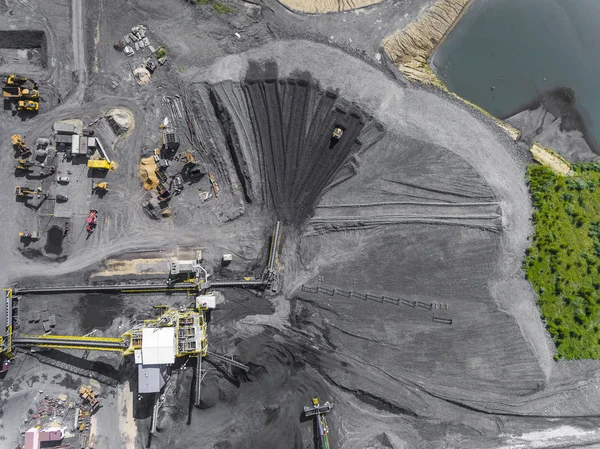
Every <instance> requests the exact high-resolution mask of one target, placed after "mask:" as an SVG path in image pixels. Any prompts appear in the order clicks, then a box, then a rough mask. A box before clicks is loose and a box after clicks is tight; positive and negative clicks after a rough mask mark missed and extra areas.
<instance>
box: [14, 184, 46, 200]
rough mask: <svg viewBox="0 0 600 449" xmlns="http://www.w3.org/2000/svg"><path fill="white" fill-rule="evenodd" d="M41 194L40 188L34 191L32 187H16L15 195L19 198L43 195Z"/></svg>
mask: <svg viewBox="0 0 600 449" xmlns="http://www.w3.org/2000/svg"><path fill="white" fill-rule="evenodd" d="M41 194H42V188H41V187H38V188H36V189H32V188H31V187H21V186H16V187H15V195H17V196H26V197H32V196H33V195H41Z"/></svg>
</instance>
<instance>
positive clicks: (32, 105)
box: [17, 100, 40, 111]
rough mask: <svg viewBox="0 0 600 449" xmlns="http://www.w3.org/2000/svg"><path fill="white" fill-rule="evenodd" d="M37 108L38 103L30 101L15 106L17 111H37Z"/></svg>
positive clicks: (22, 101)
mask: <svg viewBox="0 0 600 449" xmlns="http://www.w3.org/2000/svg"><path fill="white" fill-rule="evenodd" d="M39 108H40V105H39V103H36V102H35V101H31V100H21V101H19V103H18V104H17V111H37V110H38V109H39Z"/></svg>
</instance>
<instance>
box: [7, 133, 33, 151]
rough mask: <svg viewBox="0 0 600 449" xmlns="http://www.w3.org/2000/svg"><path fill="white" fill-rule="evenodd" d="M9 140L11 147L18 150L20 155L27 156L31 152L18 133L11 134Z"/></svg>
mask: <svg viewBox="0 0 600 449" xmlns="http://www.w3.org/2000/svg"><path fill="white" fill-rule="evenodd" d="M11 140H12V144H13V148H14V149H15V150H16V151H19V152H20V153H21V156H29V155H30V154H31V150H30V149H29V147H28V146H27V145H25V139H23V137H22V136H21V135H20V134H13V135H12V138H11Z"/></svg>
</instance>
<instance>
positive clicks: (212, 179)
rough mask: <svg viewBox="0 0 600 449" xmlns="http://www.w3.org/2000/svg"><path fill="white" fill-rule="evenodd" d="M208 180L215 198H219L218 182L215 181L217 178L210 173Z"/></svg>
mask: <svg viewBox="0 0 600 449" xmlns="http://www.w3.org/2000/svg"><path fill="white" fill-rule="evenodd" d="M208 180H209V181H210V184H211V185H212V188H213V192H215V198H219V192H220V190H219V184H218V183H217V179H216V178H215V175H213V174H212V173H209V174H208Z"/></svg>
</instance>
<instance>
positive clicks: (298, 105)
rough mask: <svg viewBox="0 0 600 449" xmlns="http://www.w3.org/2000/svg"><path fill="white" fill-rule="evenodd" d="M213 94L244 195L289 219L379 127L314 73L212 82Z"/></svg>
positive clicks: (306, 211) (308, 210) (299, 216)
mask: <svg viewBox="0 0 600 449" xmlns="http://www.w3.org/2000/svg"><path fill="white" fill-rule="evenodd" d="M211 100H212V103H213V106H214V107H215V110H216V113H217V116H218V117H219V119H220V121H221V123H222V125H223V130H224V131H225V133H226V134H227V141H228V144H229V149H230V151H231V154H232V159H233V161H234V163H235V165H236V168H237V172H238V173H237V174H238V177H239V178H240V182H241V183H242V185H243V186H244V191H245V196H246V200H247V201H248V202H253V201H256V200H260V201H262V202H264V204H266V205H267V207H268V208H269V209H271V210H272V211H273V212H274V214H275V216H276V217H277V219H279V220H284V221H286V222H287V223H289V224H294V225H300V224H301V223H303V222H304V220H305V219H306V217H308V216H310V215H311V214H312V211H313V209H314V206H315V203H316V202H317V200H318V198H319V197H320V195H321V194H322V193H323V191H324V190H325V189H326V188H327V186H328V185H330V184H331V183H332V182H333V181H334V180H335V178H336V174H338V173H340V172H342V171H344V172H347V171H348V170H342V167H346V166H347V165H348V164H350V165H351V160H352V156H353V155H355V154H356V153H358V152H361V151H363V150H364V149H365V148H366V147H368V146H371V145H372V144H373V143H374V142H375V141H377V140H379V139H380V138H381V136H382V135H383V128H382V127H381V125H380V124H378V123H377V122H376V121H374V120H373V119H372V118H371V117H370V116H368V115H366V114H365V113H364V112H363V111H361V110H360V109H359V108H358V107H357V106H355V105H353V104H352V103H350V102H349V101H347V100H345V99H343V98H341V97H339V96H338V95H337V94H336V93H335V92H332V91H329V90H324V89H321V88H320V87H319V85H318V84H317V83H316V82H314V81H312V80H306V79H276V78H270V79H262V80H261V79H250V80H247V81H246V82H245V83H243V84H238V85H236V83H231V82H225V83H221V84H220V85H218V86H213V88H212V91H211ZM336 128H339V129H341V130H342V135H341V137H340V138H339V139H337V138H335V137H334V136H333V133H334V130H336ZM257 178H258V179H260V180H261V181H262V182H260V183H259V182H257Z"/></svg>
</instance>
